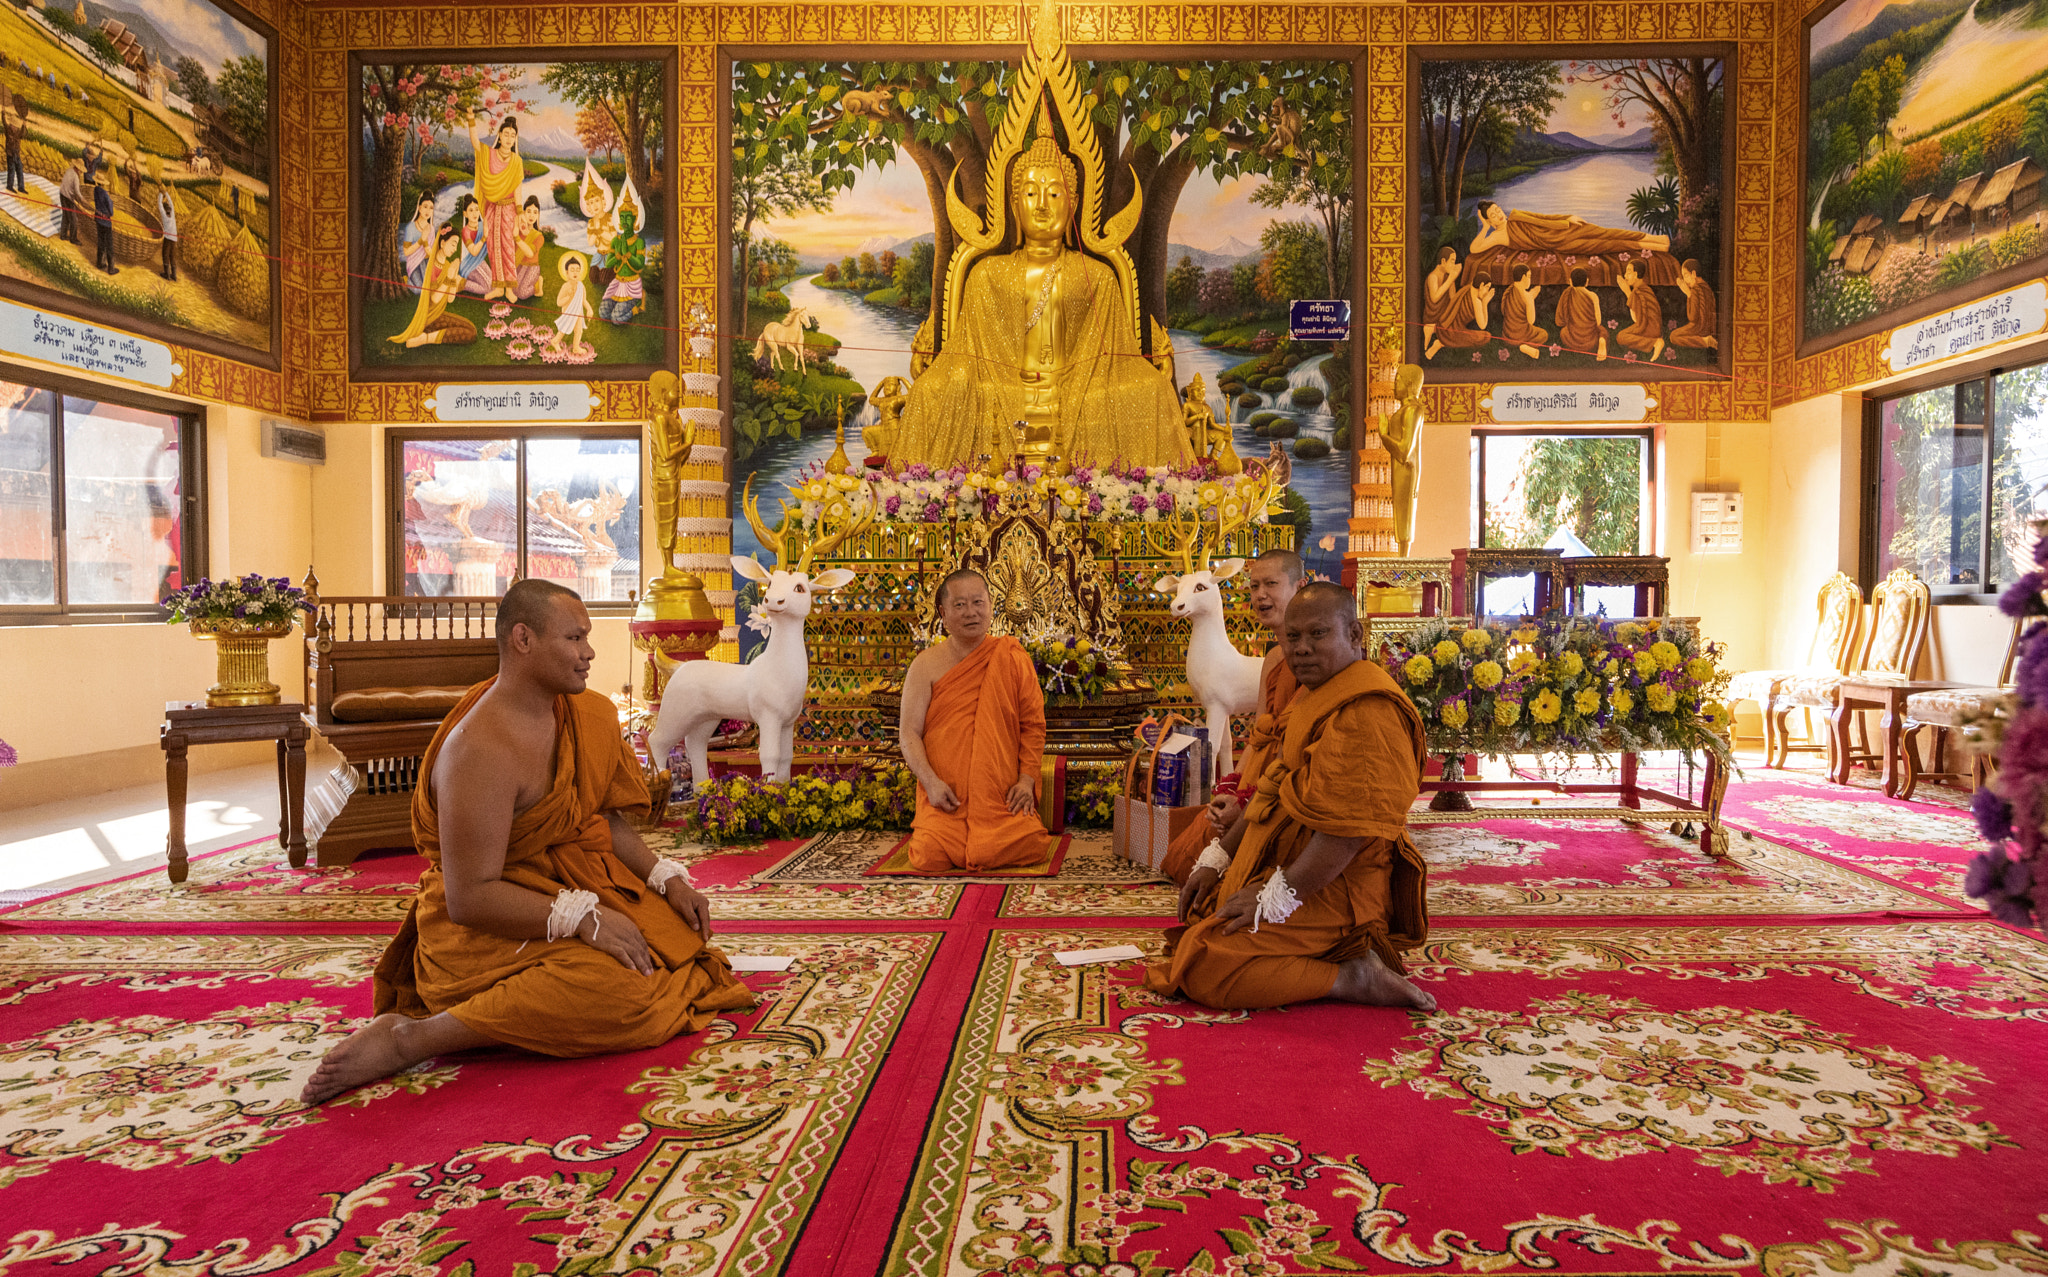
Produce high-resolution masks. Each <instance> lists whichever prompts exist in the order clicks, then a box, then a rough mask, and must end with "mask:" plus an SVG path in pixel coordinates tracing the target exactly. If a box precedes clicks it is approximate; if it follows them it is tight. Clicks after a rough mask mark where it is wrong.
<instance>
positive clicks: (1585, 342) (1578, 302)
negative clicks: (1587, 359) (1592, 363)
mask: <svg viewBox="0 0 2048 1277" xmlns="http://www.w3.org/2000/svg"><path fill="white" fill-rule="evenodd" d="M1600 336H1601V334H1600V302H1599V299H1598V298H1596V297H1594V296H1593V290H1592V289H1590V288H1580V287H1578V286H1576V285H1573V286H1571V287H1568V288H1566V289H1565V290H1564V292H1563V293H1561V294H1560V295H1559V296H1558V299H1557V339H1558V341H1560V342H1561V343H1563V345H1564V347H1565V349H1567V350H1576V351H1578V352H1579V353H1580V354H1582V355H1591V354H1596V353H1598V352H1599V349H1600Z"/></svg>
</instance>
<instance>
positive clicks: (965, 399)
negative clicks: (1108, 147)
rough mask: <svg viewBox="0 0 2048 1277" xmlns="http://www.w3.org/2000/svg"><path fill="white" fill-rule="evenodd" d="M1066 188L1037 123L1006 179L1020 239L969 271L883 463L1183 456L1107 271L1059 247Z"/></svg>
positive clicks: (1171, 398) (1180, 433)
mask: <svg viewBox="0 0 2048 1277" xmlns="http://www.w3.org/2000/svg"><path fill="white" fill-rule="evenodd" d="M1079 193H1080V192H1079V188H1078V184H1077V180H1076V174H1075V166H1074V162H1073V160H1071V159H1070V158H1068V157H1067V155H1066V154H1065V153H1063V152H1062V151H1061V150H1060V148H1059V146H1058V145H1057V143H1055V142H1054V140H1053V137H1052V126H1051V119H1050V117H1049V116H1046V117H1042V123H1041V124H1040V126H1039V133H1038V138H1037V140H1036V141H1035V142H1034V143H1033V144H1032V146H1031V148H1030V149H1029V150H1028V151H1026V152H1025V153H1024V154H1023V155H1022V156H1020V157H1019V158H1018V160H1017V162H1016V166H1015V168H1014V169H1013V170H1012V172H1011V180H1010V204H1011V212H1012V215H1013V218H1014V221H1015V224H1016V226H1017V228H1018V234H1019V238H1020V240H1021V243H1020V244H1019V245H1018V247H1017V248H1015V249H1013V250H1011V251H1010V252H1007V253H1001V254H997V255H994V256H989V257H986V258H983V259H982V260H980V261H978V262H976V263H975V264H974V266H973V269H972V271H971V273H970V274H969V275H968V277H967V287H966V290H965V294H964V296H963V297H962V298H961V306H960V313H959V316H958V319H957V320H956V322H955V323H954V325H953V330H952V331H951V332H948V333H946V334H944V338H943V345H944V349H942V350H941V351H940V352H939V354H938V356H937V358H935V359H934V360H933V361H932V363H931V366H930V367H928V368H926V369H925V371H924V373H923V375H921V376H919V377H918V378H917V380H916V381H915V382H913V383H912V385H911V387H910V396H909V399H908V400H907V401H906V402H905V404H904V406H903V416H902V422H901V426H900V429H899V431H898V433H897V438H896V441H895V444H896V446H895V447H894V448H893V449H892V451H891V454H890V460H891V461H892V462H897V463H908V462H924V463H926V464H928V465H933V466H948V465H955V464H961V463H970V464H971V463H973V462H974V461H976V460H977V459H978V458H979V457H981V456H983V455H987V456H990V457H993V458H1007V457H1009V456H1012V455H1014V454H1017V453H1020V452H1021V453H1023V454H1024V455H1026V456H1027V457H1033V458H1035V459H1039V460H1043V459H1045V458H1048V457H1051V456H1058V457H1060V458H1061V459H1063V460H1064V461H1067V462H1070V463H1072V464H1076V465H1107V464H1109V463H1111V462H1119V461H1120V462H1123V463H1124V464H1126V465H1144V466H1154V465H1165V464H1182V463H1186V462H1187V461H1188V460H1190V458H1191V451H1190V448H1189V446H1188V438H1187V431H1186V427H1185V425H1184V421H1183V413H1182V408H1181V403H1180V397H1179V395H1178V394H1177V393H1176V392H1175V390H1174V387H1173V382H1172V380H1171V379H1170V378H1169V377H1167V375H1166V374H1165V373H1162V372H1160V371H1159V370H1158V369H1157V368H1155V367H1154V366H1153V365H1152V363H1151V362H1150V361H1149V360H1148V359H1146V357H1145V355H1144V352H1143V351H1142V350H1141V349H1140V347H1139V345H1138V338H1137V334H1136V333H1135V332H1134V331H1133V330H1132V326H1131V324H1130V322H1129V319H1128V316H1129V314H1130V310H1129V309H1128V307H1127V305H1126V303H1125V301H1124V298H1123V292H1122V287H1123V286H1122V284H1121V282H1120V281H1119V280H1118V278H1117V274H1116V272H1115V271H1114V270H1112V269H1111V268H1110V267H1109V266H1108V265H1107V264H1105V263H1103V262H1101V261H1099V260H1097V259H1096V258H1094V257H1092V256H1090V255H1089V254H1088V253H1087V252H1085V251H1083V250H1082V249H1081V248H1080V247H1079V246H1078V245H1077V244H1075V243H1074V242H1072V241H1073V239H1074V236H1073V234H1072V231H1073V228H1074V217H1075V210H1076V205H1077V202H1078V196H1079ZM1019 423H1021V427H1020V425H1019Z"/></svg>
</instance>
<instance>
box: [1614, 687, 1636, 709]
mask: <svg viewBox="0 0 2048 1277" xmlns="http://www.w3.org/2000/svg"><path fill="white" fill-rule="evenodd" d="M1608 704H1610V705H1612V706H1614V712H1615V713H1617V714H1621V715H1623V716H1626V715H1627V714H1628V713H1629V711H1630V710H1633V709H1634V708H1635V707H1636V698H1635V694H1634V693H1633V692H1630V691H1629V690H1628V689H1627V688H1626V687H1619V688H1616V689H1615V691H1614V695H1613V696H1612V697H1611V698H1609V700H1608Z"/></svg>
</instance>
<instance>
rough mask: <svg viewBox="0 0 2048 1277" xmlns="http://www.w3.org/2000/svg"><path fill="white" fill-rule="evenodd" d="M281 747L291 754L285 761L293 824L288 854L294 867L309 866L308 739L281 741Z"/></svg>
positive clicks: (287, 808)
mask: <svg viewBox="0 0 2048 1277" xmlns="http://www.w3.org/2000/svg"><path fill="white" fill-rule="evenodd" d="M279 748H280V749H282V750H285V751H287V757H286V761H285V792H284V795H283V797H284V814H285V819H286V820H288V821H289V822H290V825H291V827H290V831H289V838H288V841H287V842H286V843H285V854H286V855H287V856H289V857H290V858H291V862H292V868H294V869H303V868H305V867H306V738H305V737H304V736H303V735H296V736H293V737H291V738H290V739H289V740H288V741H284V742H280V743H279Z"/></svg>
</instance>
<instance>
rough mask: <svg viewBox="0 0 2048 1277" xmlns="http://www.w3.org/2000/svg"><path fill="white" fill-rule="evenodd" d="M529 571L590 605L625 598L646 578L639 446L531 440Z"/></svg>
mask: <svg viewBox="0 0 2048 1277" xmlns="http://www.w3.org/2000/svg"><path fill="white" fill-rule="evenodd" d="M526 538H527V539H526V574H527V575H528V576H537V577H544V578H545V579H547V580H550V581H555V582H557V583H559V584H562V585H566V586H568V587H569V588H570V589H572V590H574V591H576V592H577V593H578V594H580V595H582V596H583V598H584V600H585V601H586V602H591V603H602V602H605V601H607V600H611V599H624V598H625V597H626V593H627V591H629V590H632V589H635V588H637V587H638V585H639V581H640V441H639V440H638V439H530V440H528V441H527V444H526Z"/></svg>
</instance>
